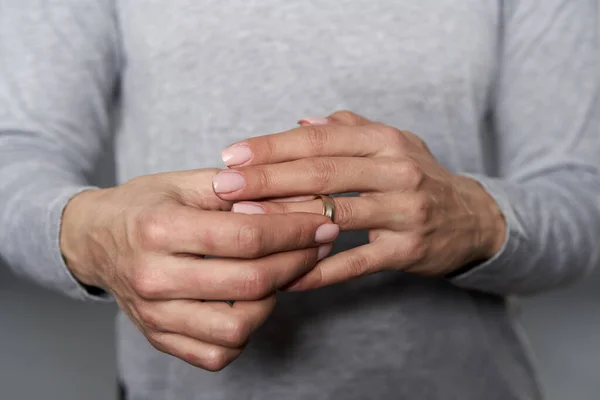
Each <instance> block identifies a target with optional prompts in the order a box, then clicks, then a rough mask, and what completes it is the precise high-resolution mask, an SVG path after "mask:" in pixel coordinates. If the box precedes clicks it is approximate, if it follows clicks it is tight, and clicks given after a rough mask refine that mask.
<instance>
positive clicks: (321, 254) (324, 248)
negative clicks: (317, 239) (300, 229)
mask: <svg viewBox="0 0 600 400" xmlns="http://www.w3.org/2000/svg"><path fill="white" fill-rule="evenodd" d="M332 247H333V246H332V245H331V244H323V245H321V246H319V249H318V250H317V261H321V260H322V259H324V258H325V257H327V255H328V254H329V253H330V252H331V248H332Z"/></svg>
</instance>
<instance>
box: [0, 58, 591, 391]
mask: <svg viewBox="0 0 600 400" xmlns="http://www.w3.org/2000/svg"><path fill="white" fill-rule="evenodd" d="M599 68H600V66H599ZM599 140H600V139H599ZM113 180H114V169H113V159H112V156H111V152H110V151H107V152H106V157H105V159H104V160H102V162H101V163H100V165H99V166H98V172H97V176H96V177H95V181H96V184H98V185H100V186H108V185H111V184H112V183H113ZM599 289H600V268H599V269H598V271H597V272H596V273H595V274H594V275H592V276H590V277H589V278H588V279H586V280H584V281H583V282H580V283H579V284H577V285H575V286H572V287H570V288H566V289H563V290H560V291H556V292H553V293H550V294H546V295H542V296H536V297H533V298H524V299H522V300H521V304H522V310H521V318H520V320H521V324H522V325H523V327H524V329H525V331H526V332H527V334H528V336H529V340H530V345H531V348H532V350H533V353H534V356H535V360H536V363H537V365H538V370H539V374H540V379H541V382H542V384H543V386H544V390H545V393H546V395H547V397H546V398H547V400H566V399H568V400H598V399H600V345H599V343H600V307H599V304H600V290H599ZM115 313H116V306H114V305H106V304H103V305H98V304H84V303H80V302H75V301H71V300H69V299H66V298H64V297H61V296H60V295H57V294H54V293H51V292H49V291H47V290H44V289H41V288H38V287H35V286H33V285H32V284H30V283H28V282H25V281H23V280H19V279H17V278H15V277H14V276H13V275H12V274H11V272H10V271H9V270H8V268H7V267H6V266H5V265H2V263H1V261H0V371H1V373H0V399H2V400H33V399H45V400H82V399H86V400H113V399H115V398H116V389H115V384H116V383H115V379H116V370H115V352H114V351H115V350H114V332H113V327H114V316H115Z"/></svg>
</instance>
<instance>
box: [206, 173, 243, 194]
mask: <svg viewBox="0 0 600 400" xmlns="http://www.w3.org/2000/svg"><path fill="white" fill-rule="evenodd" d="M244 186H246V181H245V180H244V177H243V176H242V174H240V173H239V172H235V171H221V172H219V173H218V174H217V175H215V177H214V178H213V189H214V191H215V193H231V192H235V191H237V190H240V189H242V188H243V187H244Z"/></svg>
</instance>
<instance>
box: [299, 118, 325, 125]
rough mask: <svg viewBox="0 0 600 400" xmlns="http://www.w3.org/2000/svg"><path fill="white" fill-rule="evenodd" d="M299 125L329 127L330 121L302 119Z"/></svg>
mask: <svg viewBox="0 0 600 400" xmlns="http://www.w3.org/2000/svg"><path fill="white" fill-rule="evenodd" d="M298 123H299V124H300V125H302V126H304V125H306V124H308V125H327V124H328V123H329V120H328V119H327V118H321V117H305V118H301V119H300V120H299V121H298Z"/></svg>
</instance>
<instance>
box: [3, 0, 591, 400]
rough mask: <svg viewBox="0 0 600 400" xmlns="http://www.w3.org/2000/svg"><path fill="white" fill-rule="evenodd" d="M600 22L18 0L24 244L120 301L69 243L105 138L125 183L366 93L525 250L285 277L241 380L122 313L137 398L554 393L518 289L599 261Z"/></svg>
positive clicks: (19, 249) (13, 122) (14, 19)
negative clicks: (326, 279) (470, 185)
mask: <svg viewBox="0 0 600 400" xmlns="http://www.w3.org/2000/svg"><path fill="white" fill-rule="evenodd" d="M597 29H598V20H597V3H596V0H544V1H533V0H522V1H517V0H514V1H513V0H504V1H500V0H497V1H480V0H421V1H409V0H399V1H388V0H336V1H328V0H286V1H283V0H261V1H242V0H238V1H229V2H218V1H214V0H169V1H164V0H145V1H143V2H141V1H134V0H102V1H99V0H0V254H2V256H3V257H4V258H5V259H6V260H7V261H8V263H9V265H11V267H12V268H13V269H14V271H15V272H16V273H17V274H20V275H23V276H26V277H28V278H30V279H32V280H34V281H37V282H38V283H39V284H41V285H44V286H47V287H50V288H53V289H56V290H59V291H61V292H62V293H64V294H66V295H69V296H72V297H74V298H79V299H86V300H91V301H94V300H101V301H102V300H104V301H105V300H108V299H106V298H105V297H103V296H94V295H92V294H89V293H87V292H86V291H85V290H84V288H82V287H81V286H80V285H79V284H78V283H77V282H76V281H75V280H74V278H73V277H72V275H71V274H70V273H69V271H68V269H67V268H66V266H65V264H64V263H63V260H62V258H61V255H60V251H59V247H58V232H59V226H60V217H61V212H62V210H63V208H64V206H65V203H66V202H67V201H68V200H69V198H71V197H72V196H73V195H74V194H76V193H78V192H80V191H81V190H83V189H86V188H88V187H89V186H88V185H89V184H88V181H87V176H88V175H89V173H90V171H91V170H92V169H93V166H94V164H95V162H96V160H97V159H98V157H99V155H100V153H101V151H102V148H103V145H104V144H105V143H108V142H109V141H112V140H114V141H115V148H116V155H117V171H118V179H119V181H121V182H122V181H125V180H128V179H130V178H133V177H135V176H138V175H143V174H150V173H155V172H160V171H172V170H182V169H194V168H203V167H214V166H219V165H221V164H220V159H219V151H220V150H221V149H223V148H224V147H226V146H227V145H228V144H230V143H232V142H233V141H236V140H240V139H243V138H246V137H250V136H255V135H261V134H266V133H272V132H277V131H282V130H286V129H289V128H291V127H293V126H294V123H295V121H296V120H297V119H298V118H299V117H302V116H305V115H312V116H324V115H327V114H328V113H330V112H332V111H334V110H337V109H342V108H343V109H350V110H353V111H355V112H358V113H360V114H363V115H365V116H367V117H368V118H370V119H373V120H379V121H382V122H386V123H388V124H391V125H394V126H396V127H398V128H402V129H406V130H410V131H412V132H414V133H416V134H418V135H420V136H421V137H422V138H423V139H424V140H425V141H426V142H427V143H428V145H429V147H430V148H431V150H432V152H433V153H434V154H435V155H436V157H437V158H438V159H439V161H440V162H441V163H442V164H443V165H444V166H446V167H448V168H449V169H451V170H452V171H455V172H457V173H462V174H468V175H470V176H472V177H473V178H475V179H478V180H479V181H480V182H481V183H482V184H483V185H484V187H485V188H486V189H487V190H488V191H489V193H490V194H491V195H492V196H493V197H494V198H495V199H496V200H497V202H498V204H499V205H500V208H501V210H502V211H503V213H504V216H505V218H506V222H507V225H508V230H507V237H506V241H505V243H504V246H503V248H502V250H501V251H500V252H499V253H498V254H497V255H496V256H495V257H494V258H492V259H490V260H488V261H487V262H485V263H483V264H481V265H478V266H476V267H475V268H474V269H472V270H470V271H469V272H467V273H464V274H463V275H459V276H457V277H455V278H453V279H451V280H444V279H431V278H429V279H426V278H421V277H417V276H412V275H409V274H403V273H385V274H384V273H382V274H377V275H373V276H370V277H365V278H362V279H358V280H355V281H353V282H348V283H345V284H341V285H335V286H333V287H329V288H325V289H320V290H316V291H312V292H306V293H281V294H280V295H279V303H278V306H277V308H276V310H275V312H274V314H273V315H272V317H271V318H270V319H269V321H268V322H267V323H266V324H265V325H264V326H263V327H262V328H261V329H260V330H259V331H258V332H257V333H256V334H255V335H254V336H253V338H252V340H251V342H250V344H249V346H248V348H247V350H246V351H245V352H244V353H243V355H242V356H241V357H240V358H239V359H238V360H237V361H235V362H234V363H233V364H232V365H231V366H229V367H228V368H226V369H225V370H223V371H221V372H218V373H210V372H206V371H202V370H199V369H196V368H194V367H191V366H189V365H187V364H185V363H184V362H182V361H180V360H178V359H176V358H174V357H171V356H168V355H165V354H162V353H159V352H158V351H156V350H154V349H153V348H152V347H151V346H150V345H149V344H148V343H147V342H146V340H145V339H144V337H143V336H142V335H141V334H140V333H139V332H138V331H137V330H136V328H135V327H134V326H133V325H132V324H131V323H130V322H129V321H128V320H127V318H126V317H124V316H123V315H120V316H119V318H118V343H119V348H118V351H119V373H120V378H121V379H122V380H123V381H124V382H125V384H126V386H127V389H128V391H129V396H130V399H133V400H141V399H177V400H185V399H226V400H230V399H257V400H263V399H280V398H281V399H290V400H291V399H311V400H317V399H342V400H352V399H387V398H394V399H425V400H427V399H444V400H449V399H460V400H470V399H478V400H479V399H486V400H493V399H499V400H500V399H501V400H507V399H508V400H509V399H538V398H539V397H540V394H539V389H538V388H537V384H536V379H535V373H534V372H533V370H532V368H531V366H530V362H529V360H528V357H527V355H526V351H524V347H523V344H522V338H521V337H520V335H519V333H518V328H517V327H516V324H515V321H514V318H513V317H514V316H513V313H512V311H513V308H512V307H510V306H509V305H510V304H512V302H511V301H508V299H511V297H510V295H520V294H529V293H536V292H539V291H543V290H549V289H553V288H556V287H558V286H561V285H564V284H566V283H569V282H571V281H573V280H574V279H577V278H580V277H582V276H584V275H585V274H586V273H587V272H588V271H589V270H590V269H591V268H592V267H593V266H594V264H596V263H597V261H598V258H599V246H598V241H599V238H600V172H599V166H600V162H599V159H600V136H599V132H598V131H599V127H600V101H599V99H600V91H599V87H600V86H599V85H600V80H599V72H598V71H599V68H600V62H599V59H598V55H599V54H600V51H599V45H598V39H597ZM365 240H366V236H365V234H364V232H352V233H347V234H344V235H342V237H341V238H340V239H339V240H338V243H337V250H338V251H339V250H343V249H345V248H349V247H352V246H356V245H357V244H360V243H362V242H364V241H365ZM90 345H91V346H93V343H90ZM58 361H59V360H57V362H58ZM90 362H93V361H92V360H91V361H90ZM82 368H85V366H82Z"/></svg>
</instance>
